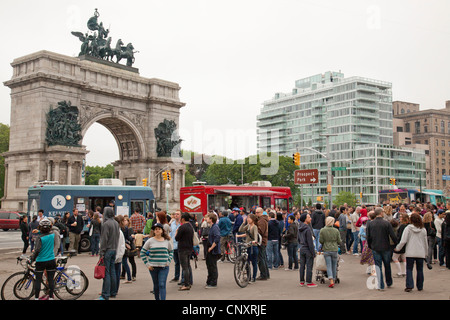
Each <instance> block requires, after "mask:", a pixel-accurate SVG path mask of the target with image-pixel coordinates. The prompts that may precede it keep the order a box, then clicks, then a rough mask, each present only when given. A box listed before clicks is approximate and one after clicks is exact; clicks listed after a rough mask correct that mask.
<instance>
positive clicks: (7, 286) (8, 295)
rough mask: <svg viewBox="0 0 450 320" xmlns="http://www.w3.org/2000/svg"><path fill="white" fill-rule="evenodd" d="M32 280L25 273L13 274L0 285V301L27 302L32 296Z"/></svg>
mask: <svg viewBox="0 0 450 320" xmlns="http://www.w3.org/2000/svg"><path fill="white" fill-rule="evenodd" d="M33 288H34V279H33V277H32V276H31V275H30V274H29V273H27V272H23V271H22V272H16V273H13V274H12V275H10V276H9V277H8V279H6V280H5V282H4V283H3V285H2V290H1V297H2V300H29V299H30V298H31V297H32V295H33V292H34V290H33Z"/></svg>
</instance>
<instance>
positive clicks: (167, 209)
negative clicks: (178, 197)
mask: <svg viewBox="0 0 450 320" xmlns="http://www.w3.org/2000/svg"><path fill="white" fill-rule="evenodd" d="M166 213H169V188H167V184H166Z"/></svg>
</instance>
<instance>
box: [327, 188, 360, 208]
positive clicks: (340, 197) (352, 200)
mask: <svg viewBox="0 0 450 320" xmlns="http://www.w3.org/2000/svg"><path fill="white" fill-rule="evenodd" d="M344 203H347V204H348V205H349V206H350V207H354V206H356V196H355V194H354V193H352V192H350V191H341V192H339V193H338V194H337V196H336V198H335V200H334V201H333V204H335V205H336V206H337V207H339V206H342V205H343V204H344Z"/></svg>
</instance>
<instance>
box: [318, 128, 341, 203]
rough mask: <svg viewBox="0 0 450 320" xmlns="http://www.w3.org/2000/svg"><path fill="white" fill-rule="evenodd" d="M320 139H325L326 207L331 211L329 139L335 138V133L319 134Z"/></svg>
mask: <svg viewBox="0 0 450 320" xmlns="http://www.w3.org/2000/svg"><path fill="white" fill-rule="evenodd" d="M319 136H321V137H325V138H326V144H327V157H326V159H327V192H328V207H329V208H330V209H331V208H332V204H333V196H332V189H331V179H332V176H331V150H330V137H335V136H337V134H335V133H324V134H319Z"/></svg>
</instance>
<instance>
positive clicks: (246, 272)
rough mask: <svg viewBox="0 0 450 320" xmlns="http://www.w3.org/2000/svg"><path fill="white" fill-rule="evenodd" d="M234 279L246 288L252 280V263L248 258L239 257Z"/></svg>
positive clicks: (235, 265) (235, 266)
mask: <svg viewBox="0 0 450 320" xmlns="http://www.w3.org/2000/svg"><path fill="white" fill-rule="evenodd" d="M234 280H236V283H237V285H238V286H239V287H241V288H245V287H246V286H247V285H248V283H249V281H250V265H249V263H248V260H247V259H237V260H236V262H235V264H234Z"/></svg>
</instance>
